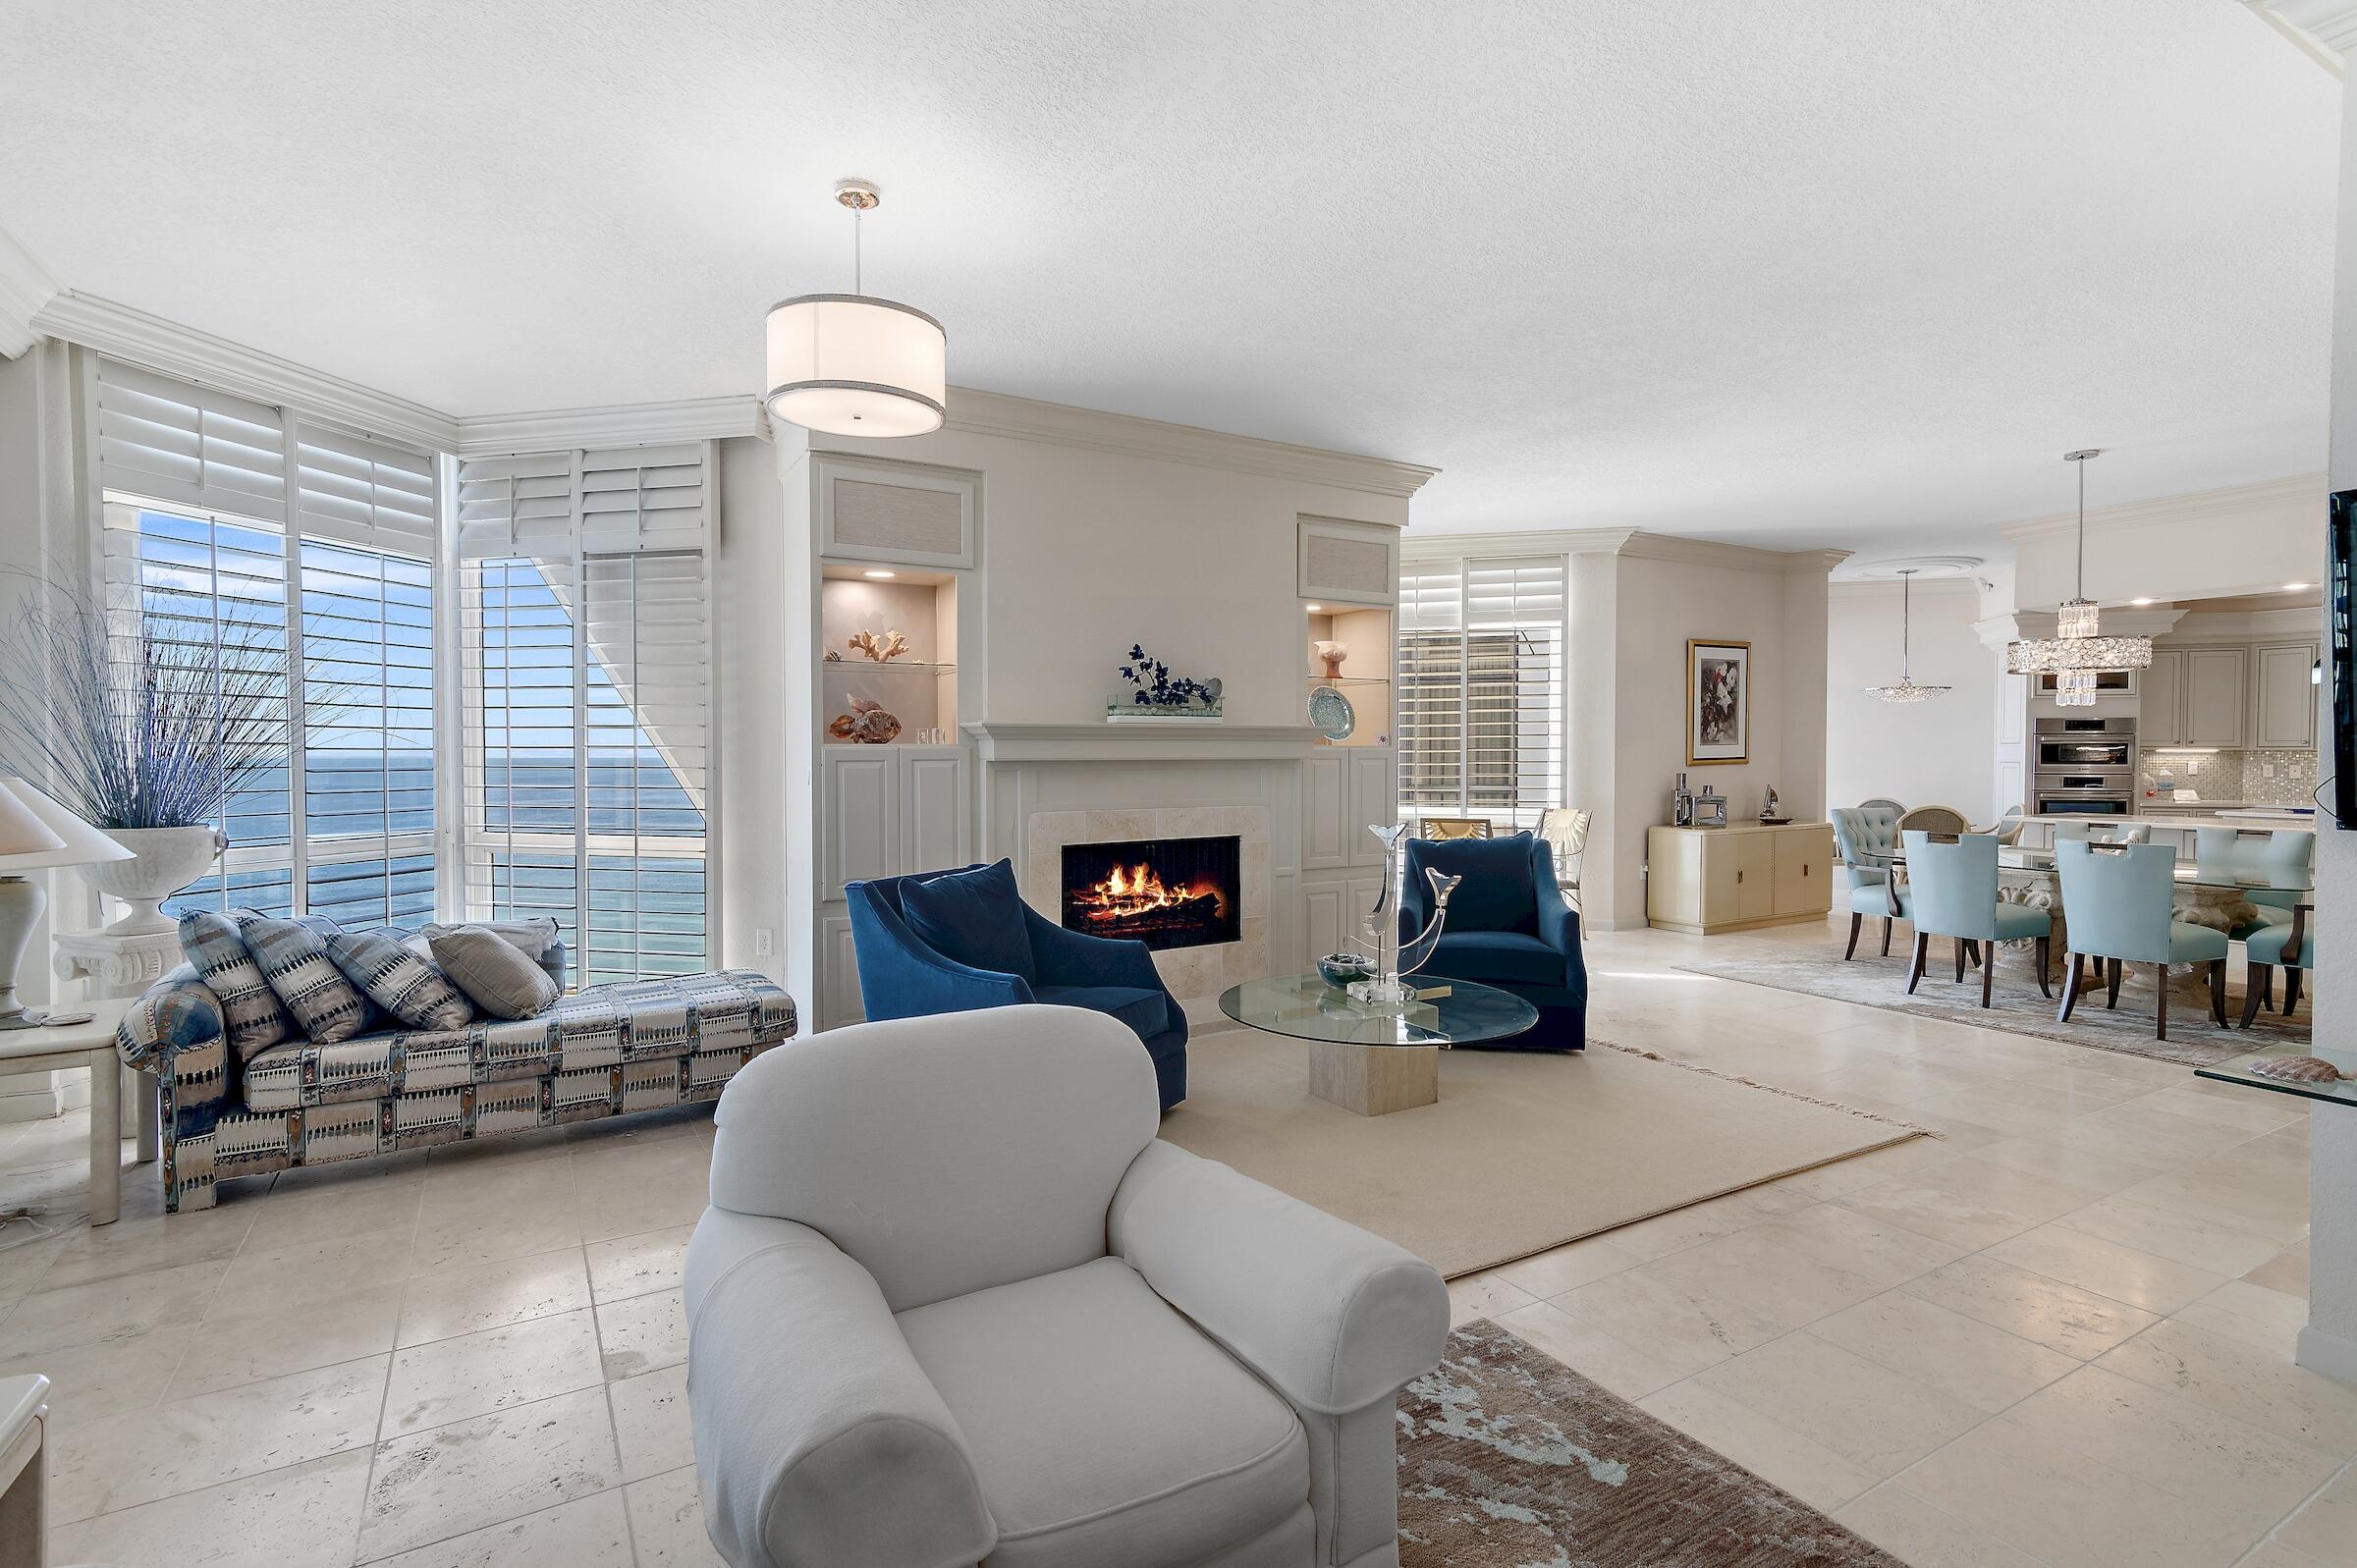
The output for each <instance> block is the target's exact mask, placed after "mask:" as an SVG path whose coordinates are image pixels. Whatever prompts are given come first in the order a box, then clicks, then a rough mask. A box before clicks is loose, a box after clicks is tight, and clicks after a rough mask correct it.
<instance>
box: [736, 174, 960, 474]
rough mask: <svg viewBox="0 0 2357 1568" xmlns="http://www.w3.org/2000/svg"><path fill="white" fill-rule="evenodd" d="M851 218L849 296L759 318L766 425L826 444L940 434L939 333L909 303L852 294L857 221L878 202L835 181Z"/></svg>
mask: <svg viewBox="0 0 2357 1568" xmlns="http://www.w3.org/2000/svg"><path fill="white" fill-rule="evenodd" d="M835 199H836V200H837V201H839V202H841V203H842V204H843V205H844V206H845V207H846V208H848V209H850V214H851V292H850V294H806V295H799V296H796V297H794V298H792V299H782V300H780V301H779V302H778V303H776V304H774V305H772V306H770V310H769V379H768V385H769V391H768V393H767V394H766V396H765V397H764V400H763V401H764V402H766V403H767V404H768V405H769V411H770V414H771V416H772V417H774V418H779V419H783V420H786V421H787V422H788V423H790V424H797V425H800V426H802V427H803V428H804V429H808V430H818V431H823V432H825V433H826V434H828V435H835V436H921V435H923V434H925V433H926V432H927V431H931V430H938V429H940V428H941V421H942V417H943V412H944V408H943V400H944V399H945V398H946V397H947V396H948V393H949V361H950V344H949V334H947V333H946V332H944V331H942V327H941V323H940V322H938V321H936V320H934V319H933V318H932V317H931V316H929V315H926V314H925V313H924V312H923V311H922V310H919V309H917V308H916V307H915V306H914V305H904V304H902V303H900V302H899V301H898V300H894V299H879V298H876V297H873V296H870V295H866V294H862V293H861V292H860V289H861V286H862V284H863V281H864V280H863V279H862V277H861V257H860V253H859V217H860V214H862V213H864V212H866V211H867V210H868V209H869V208H870V207H873V206H874V205H875V204H876V202H877V200H878V199H879V197H878V194H877V191H876V188H875V187H874V186H872V185H869V184H868V183H867V182H865V181H864V180H843V181H838V182H837V183H836V186H835Z"/></svg>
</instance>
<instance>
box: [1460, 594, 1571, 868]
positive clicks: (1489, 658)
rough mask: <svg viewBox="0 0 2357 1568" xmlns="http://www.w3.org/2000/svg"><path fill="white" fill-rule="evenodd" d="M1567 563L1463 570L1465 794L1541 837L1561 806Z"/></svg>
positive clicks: (1479, 808) (1477, 807) (1477, 808)
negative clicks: (1548, 816)
mask: <svg viewBox="0 0 2357 1568" xmlns="http://www.w3.org/2000/svg"><path fill="white" fill-rule="evenodd" d="M1563 602H1564V581H1563V562H1562V559H1561V558H1560V557H1559V558H1555V559H1551V560H1550V559H1541V560H1533V561H1474V562H1468V563H1467V564H1466V566H1465V650H1466V666H1465V714H1466V718H1465V727H1466V740H1465V755H1466V777H1465V794H1466V799H1467V802H1468V804H1469V805H1470V806H1471V807H1472V809H1473V811H1474V813H1475V814H1477V815H1480V814H1493V815H1497V816H1500V817H1503V818H1506V819H1507V820H1510V821H1511V822H1512V823H1513V824H1514V826H1516V827H1523V828H1535V827H1536V826H1538V814H1539V813H1540V812H1541V811H1543V810H1545V809H1547V808H1548V807H1550V806H1560V805H1562V767H1563V744H1562V714H1563V689H1562V646H1563Z"/></svg>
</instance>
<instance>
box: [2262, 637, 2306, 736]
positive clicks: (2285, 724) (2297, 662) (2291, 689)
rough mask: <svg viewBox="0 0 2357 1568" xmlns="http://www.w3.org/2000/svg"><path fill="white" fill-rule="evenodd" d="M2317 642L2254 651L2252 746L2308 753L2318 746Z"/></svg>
mask: <svg viewBox="0 0 2357 1568" xmlns="http://www.w3.org/2000/svg"><path fill="white" fill-rule="evenodd" d="M2319 646H2320V645H2319V644H2317V643H2315V642H2263V643H2260V644H2258V645H2257V646H2255V647H2253V648H2252V649H2251V657H2252V660H2253V663H2254V666H2255V668H2254V670H2253V671H2252V681H2251V685H2252V691H2253V694H2254V695H2255V697H2256V699H2257V700H2256V702H2255V703H2254V705H2253V706H2254V713H2253V717H2252V725H2251V744H2252V745H2253V746H2256V747H2258V748H2259V749H2261V750H2263V751H2306V750H2308V749H2309V748H2311V747H2313V746H2314V745H2315V744H2316V685H2315V683H2314V672H2315V669H2316V660H2317V654H2318V650H2319Z"/></svg>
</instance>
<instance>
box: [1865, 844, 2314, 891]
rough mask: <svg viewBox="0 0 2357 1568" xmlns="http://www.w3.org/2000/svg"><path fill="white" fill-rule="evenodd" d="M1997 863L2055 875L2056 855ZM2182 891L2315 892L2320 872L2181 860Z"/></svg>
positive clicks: (2003, 854)
mask: <svg viewBox="0 0 2357 1568" xmlns="http://www.w3.org/2000/svg"><path fill="white" fill-rule="evenodd" d="M1880 858H1882V859H1885V860H1888V861H1889V862H1890V863H1891V865H1894V866H1904V865H1905V864H1906V863H1907V857H1906V856H1905V855H1903V854H1890V855H1885V856H1882V857H1880ZM1997 863H1998V865H1999V867H2000V868H2001V869H2002V870H2005V871H2053V870H2054V869H2055V852H2054V851H2053V850H2052V849H2033V848H2025V847H2019V846H2014V845H2005V846H2001V847H2000V848H1999V850H1998V851H1997ZM2174 875H2175V877H2176V880H2177V886H2179V887H2181V888H2250V889H2254V890H2257V889H2265V890H2267V891H2269V892H2315V891H2316V871H2315V869H2314V868H2313V867H2310V866H2271V865H2261V864H2258V863H2255V862H2252V861H2241V860H2213V861H2201V860H2180V861H2178V862H2177V865H2176V871H2175V873H2174Z"/></svg>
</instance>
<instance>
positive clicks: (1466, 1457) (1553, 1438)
mask: <svg viewBox="0 0 2357 1568" xmlns="http://www.w3.org/2000/svg"><path fill="white" fill-rule="evenodd" d="M1399 1563H1400V1568H1524V1565H1528V1568H1906V1565H1905V1564H1904V1563H1902V1562H1900V1561H1899V1560H1898V1559H1897V1558H1896V1557H1893V1556H1891V1554H1890V1553H1888V1552H1886V1551H1883V1550H1882V1549H1880V1548H1879V1547H1877V1546H1874V1545H1873V1544H1871V1543H1869V1542H1867V1541H1862V1540H1860V1539H1859V1538H1858V1537H1856V1536H1853V1535H1851V1534H1850V1533H1849V1532H1848V1531H1847V1530H1845V1529H1843V1528H1842V1527H1841V1526H1839V1525H1837V1524H1836V1523H1834V1522H1833V1521H1832V1520H1831V1519H1828V1518H1826V1517H1825V1515H1823V1514H1821V1513H1819V1512H1817V1511H1816V1510H1815V1509H1813V1508H1811V1507H1809V1506H1808V1505H1807V1504H1805V1503H1802V1502H1800V1501H1798V1500H1797V1499H1795V1498H1793V1497H1791V1496H1788V1495H1787V1494H1785V1493H1784V1492H1782V1491H1780V1490H1778V1489H1777V1488H1776V1487H1772V1486H1770V1485H1769V1484H1768V1483H1766V1482H1764V1481H1762V1480H1761V1479H1760V1478H1759V1477H1757V1476H1755V1475H1753V1474H1752V1473H1751V1472H1750V1471H1748V1470H1745V1469H1743V1468H1742V1467H1741V1466H1739V1465H1737V1464H1735V1463H1734V1462H1733V1461H1731V1460H1729V1459H1727V1458H1725V1457H1724V1456H1722V1455H1720V1454H1716V1453H1714V1452H1712V1451H1711V1450H1710V1449H1708V1448H1705V1447H1704V1446H1703V1445H1702V1444H1700V1443H1698V1442H1696V1441H1694V1439H1693V1438H1691V1437H1688V1436H1686V1435H1685V1434H1684V1433H1681V1432H1678V1431H1677V1430H1675V1429H1674V1428H1672V1427H1670V1426H1667V1425H1665V1424H1664V1423H1662V1422H1660V1421H1657V1420H1656V1419H1654V1418H1653V1417H1652V1416H1649V1415H1647V1414H1646V1413H1645V1412H1644V1411H1642V1410H1639V1409H1638V1408H1637V1407H1636V1406H1635V1405H1632V1404H1630V1403H1629V1402H1628V1401H1627V1400H1625V1399H1622V1398H1620V1397H1619V1396H1618V1395H1617V1394H1614V1393H1611V1392H1608V1391H1607V1390H1605V1389H1603V1388H1599V1387H1598V1386H1597V1385H1596V1384H1594V1383H1592V1382H1590V1381H1588V1379H1585V1378H1582V1377H1581V1376H1580V1375H1579V1374H1577V1373H1575V1372H1573V1371H1571V1370H1570V1369H1569V1368H1568V1367H1565V1366H1562V1364H1560V1363H1558V1362H1556V1361H1553V1360H1550V1359H1549V1358H1548V1357H1546V1356H1543V1355H1541V1354H1540V1353H1539V1352H1538V1351H1536V1350H1533V1349H1531V1348H1530V1346H1528V1345H1526V1344H1524V1343H1523V1342H1522V1341H1521V1340H1519V1339H1516V1338H1515V1337H1514V1336H1513V1335H1512V1334H1509V1333H1507V1331H1506V1330H1505V1329H1503V1328H1501V1327H1499V1326H1498V1325H1496V1324H1492V1323H1485V1322H1475V1323H1469V1324H1467V1325H1464V1326H1463V1327H1461V1328H1458V1329H1456V1330H1455V1331H1454V1332H1453V1333H1452V1334H1450V1336H1449V1349H1448V1352H1447V1355H1446V1358H1445V1359H1444V1360H1443V1361H1442V1362H1441V1365H1440V1366H1439V1368H1438V1369H1436V1370H1435V1371H1433V1372H1432V1373H1430V1374H1428V1375H1426V1376H1425V1377H1422V1378H1419V1379H1416V1380H1415V1381H1414V1382H1412V1383H1409V1384H1408V1385H1407V1388H1406V1389H1405V1391H1403V1392H1402V1393H1401V1394H1400V1395H1399Z"/></svg>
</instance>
